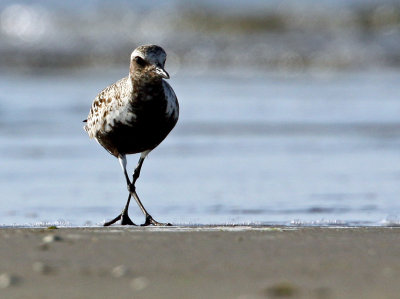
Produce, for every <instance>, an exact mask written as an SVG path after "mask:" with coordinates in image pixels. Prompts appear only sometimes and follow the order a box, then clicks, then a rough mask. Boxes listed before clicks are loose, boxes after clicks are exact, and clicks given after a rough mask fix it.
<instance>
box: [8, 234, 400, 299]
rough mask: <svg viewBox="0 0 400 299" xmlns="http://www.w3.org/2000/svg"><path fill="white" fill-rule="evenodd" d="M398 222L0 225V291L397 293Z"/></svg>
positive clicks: (93, 294)
mask: <svg viewBox="0 0 400 299" xmlns="http://www.w3.org/2000/svg"><path fill="white" fill-rule="evenodd" d="M399 233H400V230H399V228H310V227H308V228H290V227H201V228H193V227H191V228H185V227H171V228H140V227H135V228H125V227H111V228H60V229H42V228H3V229H0V256H1V259H0V297H1V298H281V297H283V298H285V297H286V298H287V297H290V298H398V297H399V294H400V283H399V277H400V242H399Z"/></svg>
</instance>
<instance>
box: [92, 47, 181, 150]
mask: <svg viewBox="0 0 400 299" xmlns="http://www.w3.org/2000/svg"><path fill="white" fill-rule="evenodd" d="M137 56H140V57H142V58H143V59H146V61H148V62H149V65H148V66H145V67H141V66H140V65H138V64H137V63H136V62H135V57H137ZM165 57H166V55H165V52H164V50H162V48H160V47H157V46H141V47H139V48H137V49H135V51H133V53H132V55H131V64H130V73H129V75H128V76H127V77H125V78H122V79H121V80H119V81H117V82H116V83H114V84H112V85H110V86H108V87H107V88H105V89H104V90H103V91H101V92H100V93H99V94H98V95H97V96H96V98H95V99H94V101H93V104H92V107H91V109H90V113H89V115H88V118H87V124H86V125H85V127H84V129H85V131H86V132H87V133H88V135H89V137H90V138H95V139H96V140H97V141H98V142H99V143H100V144H101V145H102V146H103V147H104V148H105V149H106V150H107V151H109V152H110V153H111V154H112V155H114V156H116V157H118V156H119V155H121V154H134V153H140V152H144V151H150V150H152V149H154V148H155V147H156V146H157V145H158V144H160V142H161V141H162V140H164V138H165V137H166V136H167V135H168V133H169V132H170V131H171V130H172V129H173V127H174V126H175V124H176V122H177V120H178V116H179V105H178V101H177V98H176V95H175V93H174V91H173V89H172V88H171V86H170V85H169V84H168V83H167V82H166V81H164V80H163V79H162V78H161V77H159V76H156V75H154V68H153V64H155V65H160V66H162V67H163V66H164V63H165Z"/></svg>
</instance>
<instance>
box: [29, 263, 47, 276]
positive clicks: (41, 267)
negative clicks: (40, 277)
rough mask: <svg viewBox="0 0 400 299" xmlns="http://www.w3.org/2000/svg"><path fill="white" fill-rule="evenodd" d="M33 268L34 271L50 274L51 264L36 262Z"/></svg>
mask: <svg viewBox="0 0 400 299" xmlns="http://www.w3.org/2000/svg"><path fill="white" fill-rule="evenodd" d="M32 269H33V271H35V272H37V273H41V274H48V273H50V270H51V269H50V266H49V265H46V264H44V263H42V262H35V263H33V265H32Z"/></svg>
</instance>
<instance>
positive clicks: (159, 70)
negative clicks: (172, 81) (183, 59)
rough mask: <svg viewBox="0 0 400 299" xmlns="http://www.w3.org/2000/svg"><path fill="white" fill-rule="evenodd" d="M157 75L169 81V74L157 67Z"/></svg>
mask: <svg viewBox="0 0 400 299" xmlns="http://www.w3.org/2000/svg"><path fill="white" fill-rule="evenodd" d="M155 73H156V74H157V75H159V76H160V77H162V78H164V79H169V74H168V73H167V71H166V70H164V69H163V68H162V67H160V66H156V68H155Z"/></svg>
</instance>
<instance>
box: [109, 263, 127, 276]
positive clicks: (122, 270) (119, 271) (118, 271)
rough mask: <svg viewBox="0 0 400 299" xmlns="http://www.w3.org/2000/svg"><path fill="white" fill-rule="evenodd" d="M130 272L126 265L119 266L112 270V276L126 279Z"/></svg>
mask: <svg viewBox="0 0 400 299" xmlns="http://www.w3.org/2000/svg"><path fill="white" fill-rule="evenodd" d="M128 272H129V269H128V267H127V266H125V265H119V266H116V267H115V268H114V269H112V270H111V275H112V276H114V277H116V278H119V277H124V276H127V275H128Z"/></svg>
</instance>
